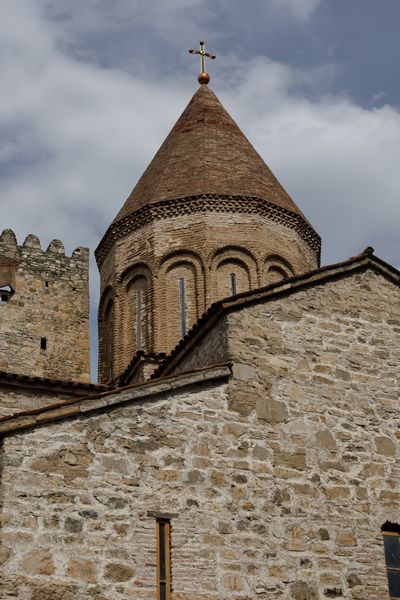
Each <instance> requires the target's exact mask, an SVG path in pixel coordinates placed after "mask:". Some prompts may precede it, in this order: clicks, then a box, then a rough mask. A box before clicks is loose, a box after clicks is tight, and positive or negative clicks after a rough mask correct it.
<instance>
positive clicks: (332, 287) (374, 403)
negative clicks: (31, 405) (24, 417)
mask: <svg viewBox="0 0 400 600" xmlns="http://www.w3.org/2000/svg"><path fill="white" fill-rule="evenodd" d="M227 326H228V333H229V343H230V353H231V356H232V358H233V360H234V364H233V377H232V379H230V380H229V382H228V383H224V382H223V381H222V380H221V381H220V382H219V383H218V384H217V382H211V381H208V382H207V381H206V380H204V381H203V383H201V377H205V375H204V374H203V375H200V374H199V375H198V377H199V380H198V381H197V383H196V385H194V384H193V386H192V387H186V388H182V387H180V388H179V383H178V382H179V377H178V378H176V379H175V380H170V379H166V380H164V382H163V381H160V382H158V383H157V382H155V383H151V384H148V385H147V386H143V388H132V391H129V390H126V391H122V392H121V393H122V394H125V395H126V397H127V398H128V397H129V394H135V393H136V394H139V396H140V389H143V390H145V389H147V390H148V391H150V392H151V385H159V386H165V388H159V391H158V393H157V394H156V393H155V392H153V393H152V394H151V393H150V395H149V396H148V397H147V399H144V398H142V399H140V398H139V396H135V397H136V398H139V399H137V400H135V401H134V402H131V403H130V402H128V403H126V404H125V405H123V406H119V407H115V408H114V410H112V408H111V407H108V409H107V412H106V413H105V412H103V413H100V412H99V413H97V414H96V413H86V416H81V417H79V418H74V419H72V418H71V419H70V420H65V421H63V422H58V423H53V424H51V423H49V424H47V425H44V426H42V427H38V428H36V429H34V430H31V431H26V432H20V433H14V434H13V435H9V436H8V437H6V438H5V439H4V444H3V450H2V464H3V468H2V492H1V497H2V511H3V515H2V523H3V529H2V536H3V547H2V550H1V553H2V554H1V556H2V557H3V560H4V564H3V578H2V583H1V586H2V589H1V588H0V589H1V597H2V598H4V599H8V598H14V597H18V598H21V599H25V598H26V600H45V599H47V598H51V597H57V598H62V599H63V600H72V598H76V597H79V598H82V599H83V600H85V599H88V598H95V599H96V600H106V599H107V600H111V599H112V600H121V599H128V598H130V599H131V598H132V599H136V600H139V599H140V600H146V599H147V598H148V599H150V598H151V599H154V598H155V578H156V566H155V564H156V554H155V552H156V539H155V538H156V536H155V515H156V514H160V513H162V514H165V513H167V514H169V515H170V517H171V543H172V552H171V566H172V586H173V594H172V600H226V599H227V598H233V599H234V600H254V599H255V598H257V599H259V600H272V599H274V600H275V599H277V598H282V600H325V599H326V598H347V599H351V600H375V599H376V600H378V599H379V600H388V598H389V595H388V588H387V580H386V572H385V564H384V555H383V547H382V538H381V532H380V528H381V525H382V524H383V523H384V522H385V521H387V520H389V521H393V522H399V508H398V507H399V500H400V491H399V490H400V472H399V469H398V450H399V439H398V434H397V431H398V421H399V418H398V397H399V384H398V364H399V348H400V339H399V338H400V303H399V290H398V288H396V287H395V286H394V285H393V284H392V283H389V282H387V281H386V280H385V279H383V277H382V276H378V275H375V274H374V273H373V272H370V271H369V272H366V273H360V274H357V275H353V276H352V277H348V278H342V279H340V280H337V281H332V282H330V283H325V284H324V285H321V286H314V287H311V288H308V289H304V290H303V291H298V292H297V293H296V294H292V295H290V296H287V297H282V298H280V299H275V300H274V301H273V302H272V301H271V302H266V303H264V304H259V305H255V306H252V307H248V308H243V309H242V310H240V311H238V312H236V313H231V314H230V315H229V316H228V318H227ZM180 377H184V376H180ZM173 381H175V383H171V382H173ZM173 385H174V386H176V387H175V391H171V386H173ZM135 389H136V391H135ZM163 390H164V391H163ZM117 397H118V394H110V395H106V396H103V398H100V399H99V400H98V401H97V400H93V402H99V405H98V406H99V407H100V406H101V405H102V404H101V403H102V402H105V401H106V399H107V398H110V399H111V401H112V398H117ZM132 397H133V396H132ZM52 595H53V596H52Z"/></svg>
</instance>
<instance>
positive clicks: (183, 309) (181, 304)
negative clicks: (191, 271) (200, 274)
mask: <svg viewBox="0 0 400 600" xmlns="http://www.w3.org/2000/svg"><path fill="white" fill-rule="evenodd" d="M179 314H180V318H181V334H182V337H185V335H186V298H185V279H184V278H183V277H180V279H179Z"/></svg>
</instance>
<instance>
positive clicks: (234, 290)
mask: <svg viewBox="0 0 400 600" xmlns="http://www.w3.org/2000/svg"><path fill="white" fill-rule="evenodd" d="M230 278H231V294H232V296H236V294H237V282H236V273H231V274H230Z"/></svg>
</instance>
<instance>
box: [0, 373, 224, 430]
mask: <svg viewBox="0 0 400 600" xmlns="http://www.w3.org/2000/svg"><path fill="white" fill-rule="evenodd" d="M231 374H232V373H231V364H230V363H222V364H219V365H213V366H212V367H205V368H202V369H193V370H191V371H188V372H186V373H182V374H180V375H174V376H171V377H163V378H162V379H160V380H159V381H154V380H150V381H145V382H143V383H135V384H133V385H129V386H126V387H123V388H118V389H108V390H106V391H101V390H99V391H98V393H97V394H90V395H88V394H86V395H85V396H81V397H79V398H73V399H71V400H65V401H64V402H57V403H55V404H51V405H47V406H42V407H40V408H33V409H29V410H24V411H18V412H16V413H14V414H13V415H6V416H4V417H0V438H1V437H2V436H3V435H7V434H13V433H14V432H15V431H23V430H29V429H31V428H32V427H36V426H38V425H39V426H40V425H43V424H47V423H48V424H51V423H53V422H55V421H59V420H62V419H67V418H73V417H80V416H82V415H85V414H90V413H92V412H95V411H99V410H100V411H109V410H110V408H113V407H114V406H118V405H120V404H125V403H132V402H139V401H145V400H150V401H151V400H152V399H153V398H154V396H157V395H159V394H163V393H167V394H168V393H172V392H174V391H176V390H179V389H182V388H185V387H187V386H193V385H196V384H197V385H198V384H200V385H203V384H210V383H213V382H215V381H219V380H226V379H227V378H228V377H230V376H231ZM99 387H100V386H99Z"/></svg>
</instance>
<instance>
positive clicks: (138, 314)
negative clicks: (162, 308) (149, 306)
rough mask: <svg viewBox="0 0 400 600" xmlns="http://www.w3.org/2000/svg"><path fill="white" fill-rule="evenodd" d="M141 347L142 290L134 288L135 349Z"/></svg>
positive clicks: (137, 349)
mask: <svg viewBox="0 0 400 600" xmlns="http://www.w3.org/2000/svg"><path fill="white" fill-rule="evenodd" d="M141 349H142V290H136V351H137V352H138V351H139V350H141Z"/></svg>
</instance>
